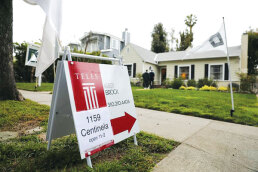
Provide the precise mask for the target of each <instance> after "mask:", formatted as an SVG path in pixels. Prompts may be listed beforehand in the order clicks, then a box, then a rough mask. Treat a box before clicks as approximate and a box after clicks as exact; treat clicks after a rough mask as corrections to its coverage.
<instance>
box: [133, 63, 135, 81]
mask: <svg viewBox="0 0 258 172" xmlns="http://www.w3.org/2000/svg"><path fill="white" fill-rule="evenodd" d="M135 76H136V63H134V64H133V78H135Z"/></svg>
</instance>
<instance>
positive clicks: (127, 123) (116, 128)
mask: <svg viewBox="0 0 258 172" xmlns="http://www.w3.org/2000/svg"><path fill="white" fill-rule="evenodd" d="M135 121H136V119H135V118H134V117H133V116H131V115H130V114H128V113H126V112H125V116H121V117H118V118H114V119H111V125H112V128H113V134H114V135H116V134H119V133H122V132H123V131H126V130H128V133H130V131H131V129H132V128H133V125H134V123H135Z"/></svg>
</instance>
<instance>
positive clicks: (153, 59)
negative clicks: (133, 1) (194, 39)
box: [130, 43, 241, 64]
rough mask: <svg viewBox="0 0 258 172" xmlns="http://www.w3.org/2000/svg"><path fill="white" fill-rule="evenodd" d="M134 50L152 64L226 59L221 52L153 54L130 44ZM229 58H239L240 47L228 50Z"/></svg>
mask: <svg viewBox="0 0 258 172" xmlns="http://www.w3.org/2000/svg"><path fill="white" fill-rule="evenodd" d="M130 44H131V46H132V47H133V48H134V50H135V51H136V52H137V53H138V54H139V56H140V57H141V58H142V59H143V60H144V61H145V62H149V63H152V64H157V63H158V62H163V61H177V60H193V59H209V58H222V57H226V54H225V53H223V52H222V51H214V50H213V51H207V52H203V53H195V54H192V55H189V54H188V52H189V51H191V49H190V50H186V51H172V52H165V53H154V52H152V51H150V50H147V49H145V48H142V47H140V46H138V45H135V44H132V43H130ZM228 51H229V56H230V57H240V55H241V46H240V45H239V46H233V47H229V48H228Z"/></svg>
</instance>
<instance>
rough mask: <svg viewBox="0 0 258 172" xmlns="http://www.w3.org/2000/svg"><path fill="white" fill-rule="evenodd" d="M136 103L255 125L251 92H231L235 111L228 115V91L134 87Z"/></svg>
mask: <svg viewBox="0 0 258 172" xmlns="http://www.w3.org/2000/svg"><path fill="white" fill-rule="evenodd" d="M137 89H139V88H137V87H133V89H132V90H133V95H134V102H135V105H136V106H137V107H142V108H148V109H153V110H159V111H165V112H173V113H179V114H185V115H191V116H197V117H203V118H209V119H216V120H221V121H227V122H233V123H239V124H245V125H252V126H258V101H257V98H256V95H254V94H240V93H235V94H234V102H235V113H234V115H233V117H231V116H230V109H231V99H230V93H225V92H217V91H194V90H174V89H153V90H137Z"/></svg>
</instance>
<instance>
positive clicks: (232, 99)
mask: <svg viewBox="0 0 258 172" xmlns="http://www.w3.org/2000/svg"><path fill="white" fill-rule="evenodd" d="M223 25H224V32H225V42H226V47H227V61H228V71H229V85H230V94H231V103H232V109H231V111H230V115H231V116H233V112H234V111H235V108H234V97H233V90H232V80H231V70H230V62H229V54H228V43H227V35H226V27H225V21H224V17H223Z"/></svg>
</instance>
